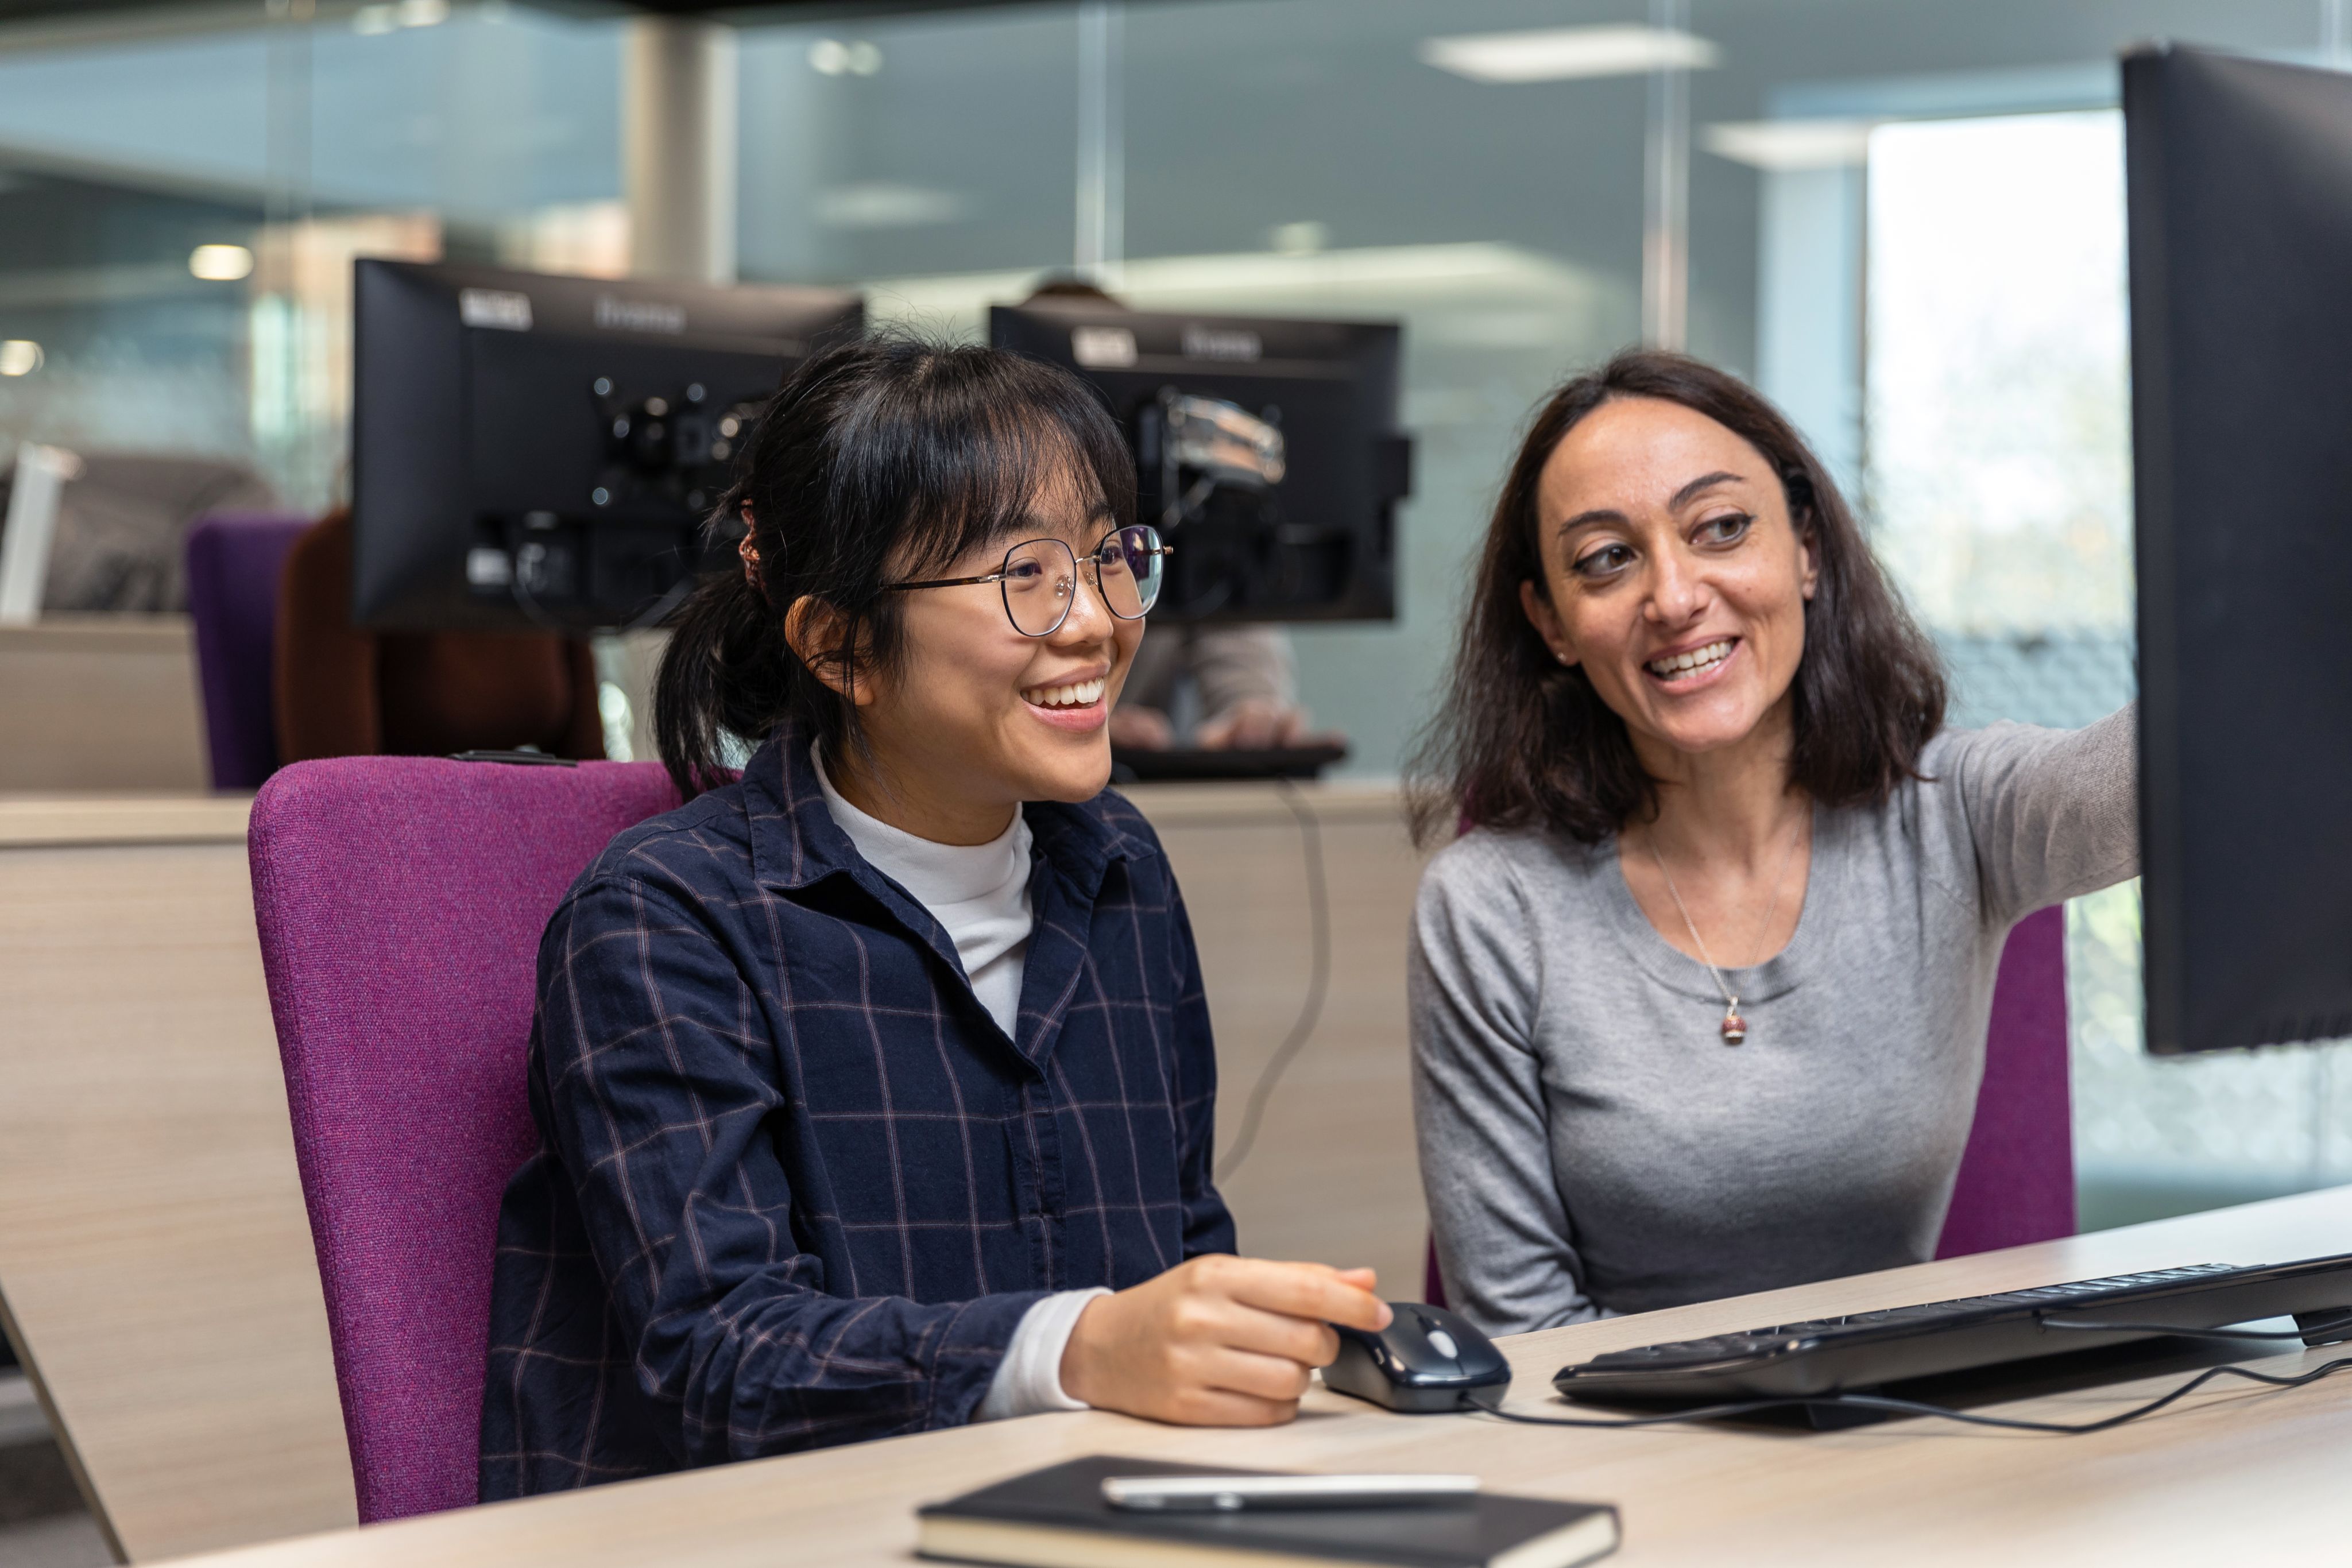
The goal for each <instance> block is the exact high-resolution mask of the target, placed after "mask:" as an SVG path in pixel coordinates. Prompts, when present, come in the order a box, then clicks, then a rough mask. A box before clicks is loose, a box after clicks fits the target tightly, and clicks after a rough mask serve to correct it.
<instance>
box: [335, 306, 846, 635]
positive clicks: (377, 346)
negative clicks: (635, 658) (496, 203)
mask: <svg viewBox="0 0 2352 1568" xmlns="http://www.w3.org/2000/svg"><path fill="white" fill-rule="evenodd" d="M357 265H358V276H357V279H356V310H355V327H354V330H355V335H356V340H355V342H354V345H353V361H354V366H355V370H356V380H357V386H356V391H355V395H354V398H353V407H352V541H353V549H352V556H353V564H352V571H353V581H352V613H353V616H354V617H355V619H356V620H357V621H358V622H360V624H362V625H364V626H373V627H385V628H396V629H407V630H446V631H507V630H522V629H530V628H543V629H551V630H560V631H567V632H582V631H589V630H595V629H602V628H611V627H621V626H627V625H632V624H640V623H644V622H650V621H652V620H656V619H658V618H659V616H660V615H661V614H662V613H664V612H666V611H667V608H668V607H669V605H670V604H672V603H674V602H675V601H676V600H677V598H678V597H680V596H681V595H682V593H683V591H684V590H685V588H686V587H687V586H688V585H689V584H690V583H691V582H692V580H694V578H695V576H696V574H697V573H698V570H700V569H701V568H702V566H703V565H704V564H705V563H704V561H703V555H704V553H705V547H704V545H703V542H702V540H701V537H700V529H701V526H702V523H703V521H704V518H705V517H706V516H707V515H708V513H709V508H710V507H711V505H712V504H713V503H714V502H715V501H716V500H717V499H718V497H719V493H720V492H721V491H722V490H723V489H724V488H725V486H726V484H727V476H728V473H729V468H730V462H731V460H732V457H733V455H734V454H735V452H736V451H737V450H739V449H740V447H741V445H742V444H743V442H744V440H745V438H746V436H747V434H748V433H749V430H750V426H751V422H752V419H753V417H754V415H755V414H756V413H757V412H758V409H759V407H760V405H761V403H762V402H765V401H766V400H767V398H768V396H769V394H770V393H772V392H774V391H775V390H776V387H777V384H778V383H779V382H781V381H782V379H783V376H784V373H785V372H786V371H788V370H790V369H791V368H792V367H793V365H795V364H797V363H799V362H800V361H802V360H803V359H804V358H805V357H806V356H807V355H808V354H809V353H810V351H811V350H812V348H813V347H814V345H816V344H818V343H820V342H822V341H825V340H830V339H832V338H835V337H837V336H850V337H854V336H856V334H857V333H858V332H859V331H860V330H861V329H862V328H863V324H864V306H863V304H862V303H861V301H860V300H859V298H858V297H857V296H856V295H854V294H846V293H842V292H839V291H836V290H833V289H822V288H783V287H733V288H730V287H715V286H710V285H700V284H687V283H656V282H636V281H633V282H614V281H608V280H604V279H599V278H587V277H543V276H541V275H538V274H535V273H528V272H508V271H501V270H495V269H492V268H488V267H426V266H418V265H415V264H412V263H406V262H394V261H373V260H363V261H361V262H360V263H358V264H357Z"/></svg>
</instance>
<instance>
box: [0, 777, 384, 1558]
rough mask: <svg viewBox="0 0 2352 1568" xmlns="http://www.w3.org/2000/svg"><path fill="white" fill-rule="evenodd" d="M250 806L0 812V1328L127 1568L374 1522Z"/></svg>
mask: <svg viewBox="0 0 2352 1568" xmlns="http://www.w3.org/2000/svg"><path fill="white" fill-rule="evenodd" d="M247 809H248V802H247V801H246V800H241V799H216V800H207V799H204V798H201V797H196V798H175V799H171V800H139V799H133V798H125V799H114V800H79V801H49V802H36V801H23V800H10V801H0V1320H5V1322H6V1325H7V1329H8V1333H9V1335H10V1337H11V1338H12V1339H13V1340H14V1341H15V1342H16V1346H17V1350H18V1354H19V1355H20V1356H22V1357H23V1359H24V1361H25V1363H26V1367H27V1368H28V1369H29V1370H30V1371H31V1372H32V1374H33V1375H34V1378H35V1382H36V1385H37V1387H38V1388H39V1389H40V1390H41V1391H42V1392H43V1394H44V1396H45V1397H44V1404H45V1406H46V1407H47V1414H48V1416H49V1424H50V1427H51V1429H52V1430H53V1431H55V1432H56V1433H57V1434H58V1440H59V1442H60V1443H61V1445H62V1446H63V1447H64V1448H65V1451H66V1454H67V1456H68V1460H69V1461H71V1462H72V1463H73V1464H74V1465H75V1467H76V1470H77V1473H78V1476H79V1479H80V1480H81V1482H82V1490H83V1491H84V1494H85V1495H86V1496H87V1497H88V1498H89V1500H90V1504H91V1510H92V1512H93V1513H95V1514H96V1515H97V1517H98V1519H99V1521H100V1527H101V1528H102V1529H103V1530H105V1531H107V1533H108V1536H109V1539H110V1543H111V1544H112V1545H113V1546H114V1547H115V1550H116V1552H117V1553H118V1554H120V1555H127V1556H128V1557H131V1558H133V1559H144V1558H152V1557H162V1556H170V1555H175V1554H178V1553H184V1552H194V1551H201V1550H206V1549H209V1548H212V1547H216V1546H226V1545H230V1544H235V1543H241V1542H251V1541H257V1540H265V1539H268V1538H269V1537H272V1536H280V1535H291V1534H296V1533H299V1532H302V1531H314V1530H325V1529H331V1528H333V1527H335V1526H337V1525H341V1524H348V1523H350V1522H351V1521H352V1520H353V1519H354V1518H355V1517H356V1514H355V1511H354V1509H353V1506H352V1478H351V1466H350V1462H349V1460H348V1458H347V1457H346V1455H345V1452H344V1447H343V1430H342V1416H341V1410H340V1409H339V1408H338V1406H337V1405H336V1402H335V1381H334V1367H333V1364H332V1362H331V1358H330V1356H329V1353H328V1348H327V1322H326V1308H325V1305H324V1303H323V1302H322V1301H321V1300H320V1291H319V1273H318V1265H317V1263H316V1261H315V1260H314V1259H313V1258H312V1256H311V1251H310V1226H309V1223H308V1221H307V1220H306V1219H305V1218H304V1217H303V1213H302V1197H301V1192H300V1188H299V1185H298V1183H297V1181H296V1178H295V1172H294V1144H293V1137H292V1134H291V1133H290V1131H289V1127H288V1124H287V1114H286V1091H285V1086H284V1080H283V1078H282V1077H281V1076H280V1074H279V1071H278V1051H277V1037H276V1035H275V1033H274V1031H273V1030H272V1029H271V1026H270V1021H269V1002H268V996H267V995H266V994H265V992H264V990H263V988H262V979H261V953H260V948H259V946H258V944H257V940H256V938H255V935H254V926H253V895H252V890H251V883H250V881H249V879H248V877H247V871H246V859H245V821H246V814H247Z"/></svg>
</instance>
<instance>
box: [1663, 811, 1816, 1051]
mask: <svg viewBox="0 0 2352 1568" xmlns="http://www.w3.org/2000/svg"><path fill="white" fill-rule="evenodd" d="M1804 836H1805V818H1804V817H1803V816H1800V817H1799V818H1798V819H1797V831H1795V832H1793V833H1790V835H1789V850H1788V852H1787V853H1786V854H1784V855H1782V856H1781V857H1780V875H1778V876H1776V877H1774V878H1773V879H1772V897H1771V900H1770V902H1769V903H1768V904H1765V905H1764V918H1763V920H1762V921H1761V922H1759V924H1758V925H1757V927H1756V938H1755V940H1754V941H1752V942H1750V943H1748V951H1749V952H1751V953H1752V952H1754V951H1756V949H1758V948H1759V947H1761V946H1763V945H1764V934H1765V933H1766V932H1768V931H1769V930H1771V929H1772V912H1773V911H1774V910H1776V909H1778V908H1780V884H1781V883H1785V882H1787V881H1788V880H1789V867H1790V865H1791V864H1792V863H1794V862H1795V861H1796V858H1797V841H1798V840H1799V839H1801V838H1803V837H1804ZM1648 841H1649V845H1650V858H1651V859H1652V860H1654V861H1655V862H1658V874H1659V875H1660V876H1662V877H1664V878H1665V879H1666V891H1667V892H1668V893H1669V894H1673V895H1674V900H1675V908H1676V909H1677V910H1679V911H1681V912H1682V917H1683V925H1684V926H1685V929H1687V930H1688V931H1689V932H1690V937H1691V941H1692V943H1693V944H1694V945H1696V946H1697V948H1698V956H1699V962H1700V963H1702V964H1705V965H1706V972H1707V973H1708V974H1710V975H1712V976H1714V977H1715V988H1716V989H1717V990H1718V991H1720V992H1722V993H1723V1023H1722V1025H1721V1026H1720V1027H1721V1030H1722V1033H1723V1043H1724V1044H1726V1045H1738V1043H1739V1042H1740V1041H1742V1040H1746V1039H1747V1038H1748V1020H1747V1019H1744V1018H1741V1017H1740V1016H1739V998H1738V997H1736V996H1734V995H1732V992H1731V988H1730V987H1729V986H1727V985H1725V984H1724V983H1723V971H1722V970H1720V969H1718V968H1717V967H1715V959H1714V958H1713V957H1711V956H1708V953H1707V950H1706V937H1704V936H1700V935H1699V934H1698V922H1697V921H1696V920H1693V919H1692V918H1691V913H1690V905H1688V904H1685V903H1684V902H1683V894H1682V889H1680V888H1678V887H1676V886H1675V873H1672V872H1670V871H1668V870H1667V869H1666V857H1665V856H1664V855H1662V854H1660V853H1659V852H1658V840H1657V835H1656V834H1655V833H1651V834H1649V835H1648Z"/></svg>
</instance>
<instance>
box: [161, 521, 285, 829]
mask: <svg viewBox="0 0 2352 1568" xmlns="http://www.w3.org/2000/svg"><path fill="white" fill-rule="evenodd" d="M315 520H316V519H314V518H310V517H279V516H275V515H272V514H268V513H243V512H217V513H215V514H214V515H212V516H211V517H202V518H199V519H197V521H196V524H195V526H194V527H193V528H190V529H189V530H188V543H187V554H188V560H187V567H188V619H189V621H190V622H192V624H193V626H194V631H195V640H196V680H197V684H198V685H201V686H202V687H203V689H204V696H205V749H206V751H207V752H208V753H209V754H210V756H211V758H212V777H213V788H214V789H259V788H260V786H261V781H262V780H263V779H267V778H268V777H269V775H270V774H271V773H273V772H275V771H276V770H277V768H278V731H277V725H276V723H275V722H274V720H273V719H272V716H271V699H270V689H271V688H270V674H269V662H270V659H271V657H272V656H273V654H274V653H275V651H276V648H277V637H278V576H279V574H280V572H281V571H282V570H283V569H284V567H285V565H286V552H287V551H288V550H290V549H293V548H294V541H295V540H296V539H298V538H300V537H301V536H302V532H303V530H304V529H306V528H310V525H311V523H312V522H313V521H315Z"/></svg>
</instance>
